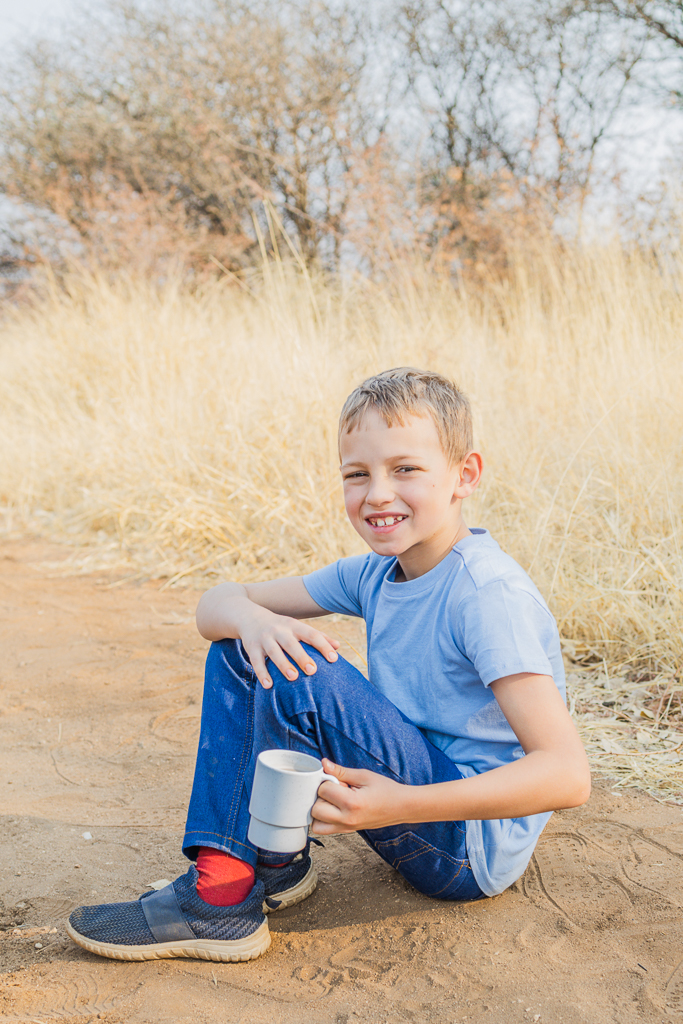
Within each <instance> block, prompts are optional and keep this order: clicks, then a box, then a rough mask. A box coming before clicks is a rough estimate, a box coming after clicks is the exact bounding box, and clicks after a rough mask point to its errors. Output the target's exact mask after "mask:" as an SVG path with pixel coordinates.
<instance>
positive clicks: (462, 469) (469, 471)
mask: <svg viewBox="0 0 683 1024" xmlns="http://www.w3.org/2000/svg"><path fill="white" fill-rule="evenodd" d="M458 468H459V476H458V480H457V481H456V485H455V492H454V493H455V497H456V498H468V497H469V496H470V494H472V493H473V492H474V491H476V489H477V487H478V486H479V481H480V480H481V474H482V470H483V468H484V465H483V462H482V458H481V455H480V454H479V452H468V453H467V455H466V456H465V458H464V459H463V460H462V462H461V463H460V466H459V467H458Z"/></svg>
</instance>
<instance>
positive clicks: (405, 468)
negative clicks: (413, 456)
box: [396, 466, 417, 473]
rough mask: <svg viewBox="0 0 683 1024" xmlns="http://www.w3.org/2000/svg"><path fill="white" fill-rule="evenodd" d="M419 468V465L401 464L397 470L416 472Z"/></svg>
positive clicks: (399, 471) (398, 471)
mask: <svg viewBox="0 0 683 1024" xmlns="http://www.w3.org/2000/svg"><path fill="white" fill-rule="evenodd" d="M416 470H417V466H399V467H398V469H397V470H396V472H397V473H414V472H415V471H416Z"/></svg>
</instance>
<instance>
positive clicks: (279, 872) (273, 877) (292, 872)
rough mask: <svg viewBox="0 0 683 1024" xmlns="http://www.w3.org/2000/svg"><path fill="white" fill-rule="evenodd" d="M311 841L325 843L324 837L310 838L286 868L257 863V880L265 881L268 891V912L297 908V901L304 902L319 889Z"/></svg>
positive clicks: (318, 843) (266, 911)
mask: <svg viewBox="0 0 683 1024" xmlns="http://www.w3.org/2000/svg"><path fill="white" fill-rule="evenodd" d="M311 843H315V844H316V846H322V845H323V844H322V843H321V842H320V840H317V839H312V838H309V840H308V842H307V843H306V846H305V848H304V849H303V850H302V851H301V853H298V854H297V855H296V857H295V858H294V860H292V861H290V862H289V864H285V866H284V867H280V868H271V867H268V866H267V865H265V864H257V865H256V880H257V881H260V882H263V887H264V891H265V900H264V902H263V912H264V914H268V913H270V912H271V911H273V910H284V909H285V907H293V906H294V904H295V903H301V901H302V900H305V899H306V898H307V897H308V896H310V895H311V893H312V892H313V890H314V889H315V887H316V885H317V884H318V875H317V873H316V870H315V868H314V866H313V861H312V860H311V854H310V849H311Z"/></svg>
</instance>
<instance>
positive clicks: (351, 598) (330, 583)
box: [303, 555, 368, 618]
mask: <svg viewBox="0 0 683 1024" xmlns="http://www.w3.org/2000/svg"><path fill="white" fill-rule="evenodd" d="M367 563H368V556H367V555H354V556H353V557H351V558H340V559H339V561H338V562H333V563H332V564H331V565H326V566H325V567H324V568H323V569H317V570H316V571H315V572H311V573H309V574H308V575H307V576H304V577H303V581H304V586H305V587H306V590H307V591H308V593H309V594H310V596H311V597H312V598H313V600H314V601H315V602H316V604H319V605H320V607H321V608H324V609H325V611H328V612H338V613H339V614H341V615H356V616H358V617H359V618H360V617H362V615H363V606H362V601H361V582H362V580H363V575H364V572H365V569H366V567H367Z"/></svg>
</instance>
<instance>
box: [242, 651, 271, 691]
mask: <svg viewBox="0 0 683 1024" xmlns="http://www.w3.org/2000/svg"><path fill="white" fill-rule="evenodd" d="M247 654H248V655H249V661H250V662H251V667H252V668H253V670H254V672H255V673H256V678H257V679H258V681H259V683H260V684H261V686H262V687H263V688H264V689H265V690H269V689H270V688H271V686H272V685H273V680H272V679H271V678H270V676H269V675H268V669H267V668H266V662H265V659H264V657H263V655H262V654H261V652H260V651H259V652H254V653H253V654H252V652H251V651H247Z"/></svg>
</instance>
